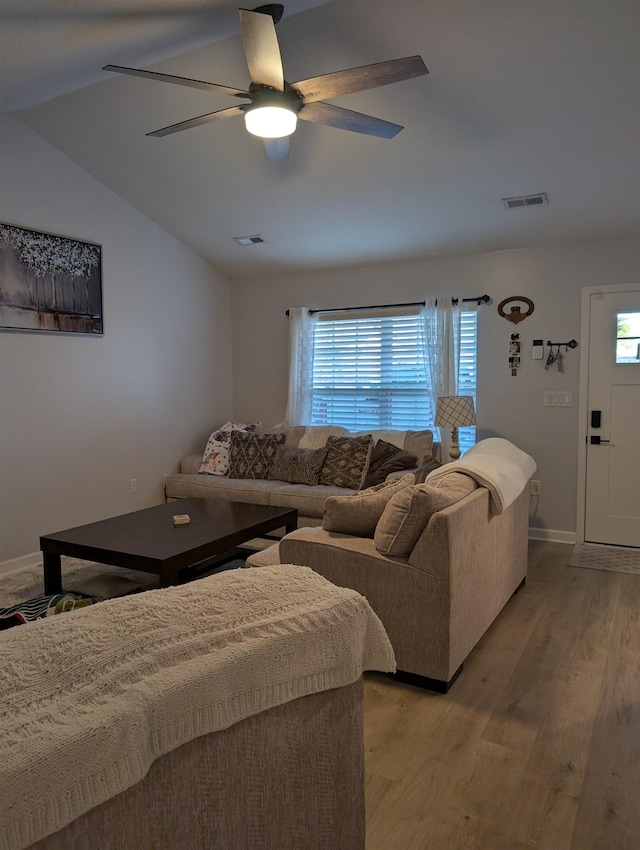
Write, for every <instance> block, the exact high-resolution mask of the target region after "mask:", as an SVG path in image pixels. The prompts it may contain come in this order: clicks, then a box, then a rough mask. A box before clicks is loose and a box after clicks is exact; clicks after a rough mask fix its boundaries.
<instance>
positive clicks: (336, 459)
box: [320, 434, 372, 490]
mask: <svg viewBox="0 0 640 850" xmlns="http://www.w3.org/2000/svg"><path fill="white" fill-rule="evenodd" d="M371 444H372V440H371V434H366V435H365V436H363V437H329V438H328V439H327V458H326V460H325V462H324V464H323V466H322V472H321V473H320V484H326V485H328V486H329V487H350V488H351V489H352V490H359V489H360V486H361V484H362V481H363V479H364V475H365V472H366V469H367V466H368V465H369V455H370V454H371Z"/></svg>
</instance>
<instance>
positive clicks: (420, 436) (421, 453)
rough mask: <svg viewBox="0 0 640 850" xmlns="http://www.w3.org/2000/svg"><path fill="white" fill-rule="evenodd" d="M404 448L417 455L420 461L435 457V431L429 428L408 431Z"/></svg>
mask: <svg viewBox="0 0 640 850" xmlns="http://www.w3.org/2000/svg"><path fill="white" fill-rule="evenodd" d="M404 450H405V451H406V452H411V454H412V455H415V456H416V457H417V458H418V461H419V462H422V461H423V460H424V459H425V458H427V457H433V431H430V430H429V429H428V428H425V429H424V430H423V431H407V435H406V437H405V440H404Z"/></svg>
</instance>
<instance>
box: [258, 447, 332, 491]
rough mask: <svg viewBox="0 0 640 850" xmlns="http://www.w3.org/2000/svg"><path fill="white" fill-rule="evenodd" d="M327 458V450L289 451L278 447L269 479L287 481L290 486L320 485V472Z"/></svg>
mask: <svg viewBox="0 0 640 850" xmlns="http://www.w3.org/2000/svg"><path fill="white" fill-rule="evenodd" d="M326 457H327V449H326V447H325V448H322V449H290V448H287V447H286V446H278V449H277V451H276V454H275V457H274V458H273V463H272V465H271V469H270V470H269V478H275V479H277V480H278V481H288V482H289V483H290V484H309V485H310V486H314V485H316V484H319V483H320V472H321V471H322V466H323V464H324V462H325V459H326Z"/></svg>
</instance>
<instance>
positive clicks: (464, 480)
mask: <svg viewBox="0 0 640 850" xmlns="http://www.w3.org/2000/svg"><path fill="white" fill-rule="evenodd" d="M437 483H438V484H439V485H440V486H437V487H436V486H433V485H431V484H414V485H412V486H410V487H404V488H402V489H401V490H400V492H399V493H397V494H396V495H394V497H393V498H392V499H391V500H390V501H389V502H388V503H387V505H386V507H385V509H384V511H383V512H382V516H381V517H380V520H379V521H378V524H377V526H376V529H375V533H374V536H373V539H374V542H375V545H376V549H378V551H379V552H381V553H382V554H383V555H389V556H392V557H407V556H408V555H409V554H410V553H411V551H412V549H413V547H414V546H415V545H416V543H417V541H418V538H419V537H420V535H421V534H422V532H423V531H424V529H425V526H426V525H427V523H428V522H429V520H430V519H431V517H432V515H433V514H434V513H436V512H437V511H441V510H442V509H443V508H446V507H448V506H449V505H453V504H454V503H455V502H459V501H460V499H463V498H464V497H465V496H467V495H468V494H469V493H471V492H472V491H473V490H475V489H476V487H477V484H476V482H475V481H474V480H473V479H472V478H469V476H468V475H462V474H461V473H459V472H452V473H451V474H450V475H447V476H446V477H444V478H441V479H440V480H439V481H438V482H437Z"/></svg>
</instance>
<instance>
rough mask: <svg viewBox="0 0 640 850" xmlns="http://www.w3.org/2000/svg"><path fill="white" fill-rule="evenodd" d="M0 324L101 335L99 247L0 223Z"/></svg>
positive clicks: (100, 252) (39, 329) (8, 326)
mask: <svg viewBox="0 0 640 850" xmlns="http://www.w3.org/2000/svg"><path fill="white" fill-rule="evenodd" d="M0 328H10V329H14V330H26V331H62V332H64V333H84V334H101V333H102V248H101V246H100V245H96V244H94V243H93V242H80V241H79V240H77V239H69V238H67V237H66V236H55V235H53V234H51V233H41V232H40V231H38V230H29V229H28V228H24V227H16V226H15V225H12V224H2V223H1V222H0Z"/></svg>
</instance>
